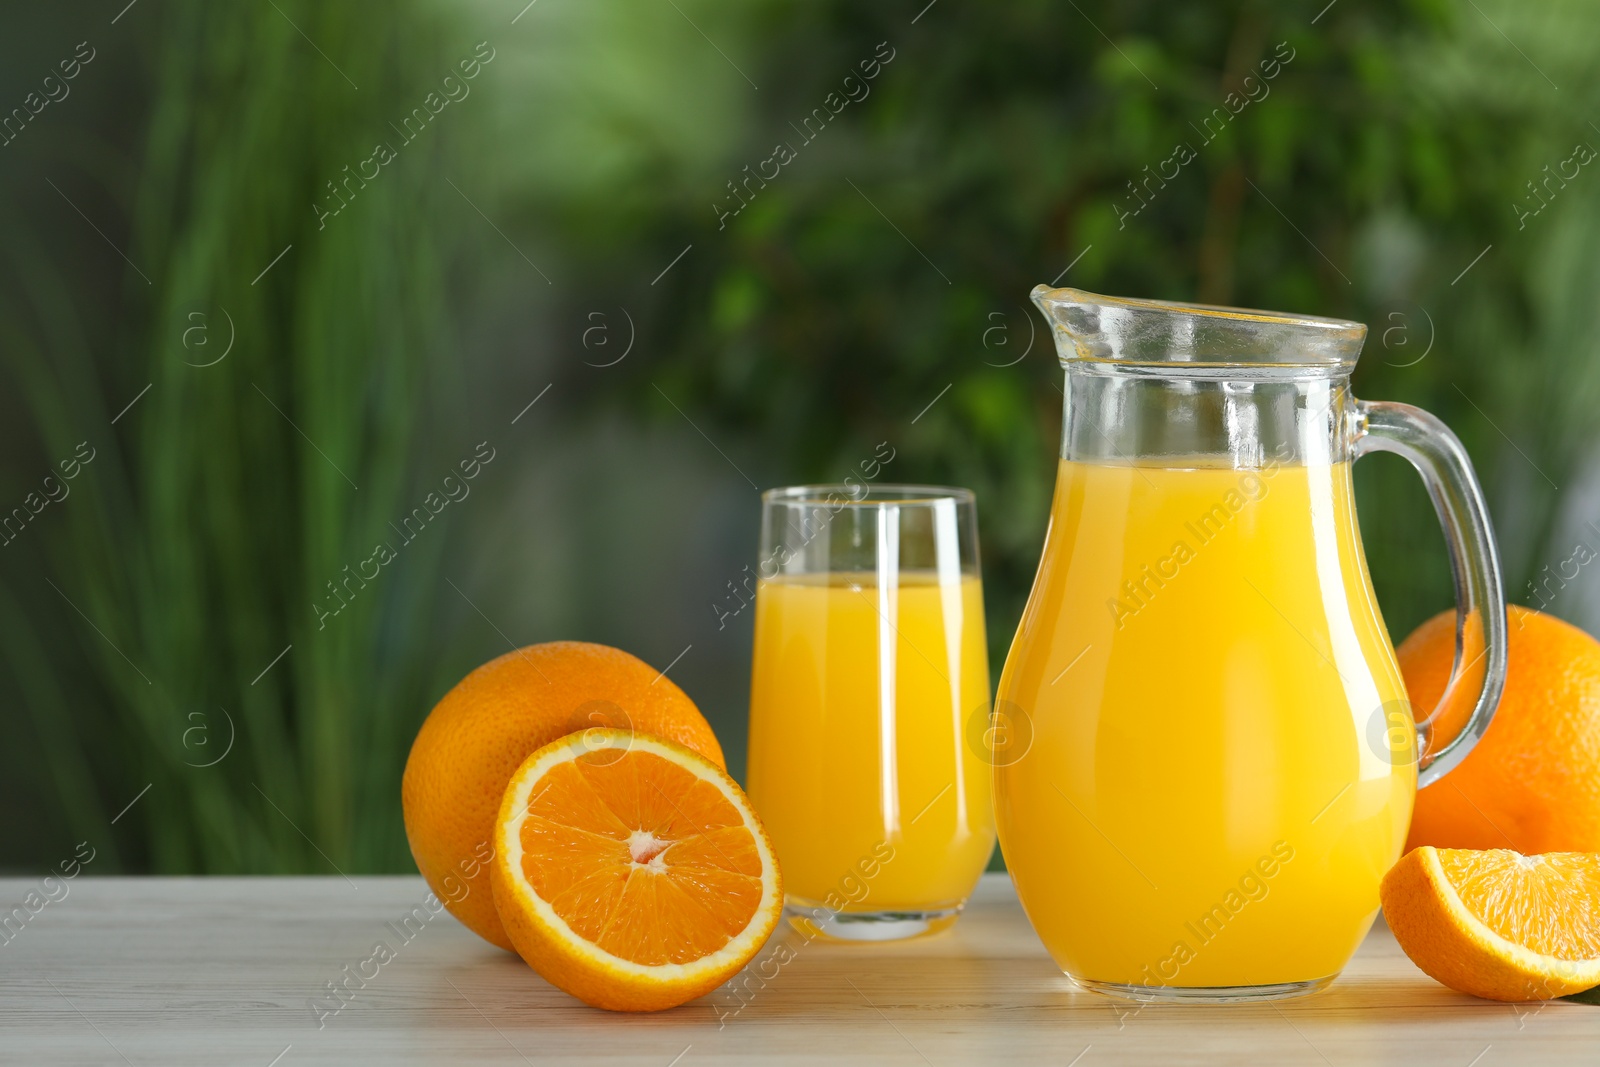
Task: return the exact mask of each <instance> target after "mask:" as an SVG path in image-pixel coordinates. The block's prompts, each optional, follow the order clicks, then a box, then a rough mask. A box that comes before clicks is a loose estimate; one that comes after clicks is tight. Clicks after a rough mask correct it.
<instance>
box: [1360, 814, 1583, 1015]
mask: <svg viewBox="0 0 1600 1067" xmlns="http://www.w3.org/2000/svg"><path fill="white" fill-rule="evenodd" d="M1379 895H1380V897H1381V899H1382V901H1383V914H1384V918H1385V919H1386V920H1387V921H1388V923H1389V928H1390V929H1391V930H1392V931H1394V936H1395V939H1396V940H1397V941H1399V942H1400V947H1401V948H1403V949H1405V952H1406V955H1408V956H1410V957H1411V959H1412V962H1414V963H1415V964H1416V965H1417V966H1418V967H1421V968H1422V969H1423V970H1424V971H1426V972H1427V973H1428V974H1429V975H1431V976H1432V977H1434V978H1436V979H1438V980H1439V981H1440V982H1443V983H1444V984H1445V985H1447V986H1450V987H1451V988H1452V989H1458V990H1460V991H1461V992H1463V993H1471V994H1473V995H1474V996H1479V997H1486V998H1488V999H1490V1000H1513V1001H1516V1000H1546V999H1549V998H1551V997H1560V996H1566V995H1567V994H1569V993H1577V992H1580V991H1582V990H1585V989H1589V988H1592V987H1594V986H1596V985H1600V854H1596V853H1592V852H1547V853H1544V854H1543V855H1538V856H1524V855H1522V854H1521V853H1520V852H1512V851H1510V850H1509V849H1486V850H1483V851H1477V850H1473V849H1436V848H1433V847H1432V846H1431V845H1425V846H1423V847H1422V848H1418V849H1414V850H1413V851H1411V852H1409V853H1407V854H1406V855H1405V857H1404V858H1402V859H1401V860H1400V862H1399V863H1397V864H1395V865H1394V868H1393V869H1391V870H1390V871H1389V873H1388V874H1387V875H1386V876H1385V877H1384V879H1383V885H1382V887H1381V889H1380V890H1379Z"/></svg>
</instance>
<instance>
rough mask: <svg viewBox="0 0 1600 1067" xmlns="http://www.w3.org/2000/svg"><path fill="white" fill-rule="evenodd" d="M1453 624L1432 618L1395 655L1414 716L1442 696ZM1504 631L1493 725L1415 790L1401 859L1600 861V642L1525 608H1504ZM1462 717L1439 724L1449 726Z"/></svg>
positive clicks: (1447, 617) (1448, 617)
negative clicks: (1470, 854) (1517, 856)
mask: <svg viewBox="0 0 1600 1067" xmlns="http://www.w3.org/2000/svg"><path fill="white" fill-rule="evenodd" d="M1455 622H1456V616H1455V612H1453V611H1450V612H1445V613H1443V614H1440V615H1435V616H1434V617H1433V618H1431V619H1429V620H1428V621H1427V622H1425V623H1423V624H1422V625H1421V626H1419V627H1417V629H1416V630H1415V631H1414V632H1413V633H1412V634H1411V636H1410V637H1407V638H1406V639H1405V641H1404V643H1402V644H1401V645H1400V647H1399V649H1398V650H1397V652H1398V654H1399V660H1400V671H1401V673H1402V674H1403V675H1404V676H1405V681H1406V689H1407V690H1408V691H1409V694H1410V697H1411V702H1412V704H1413V705H1414V707H1415V710H1416V714H1417V715H1418V717H1421V716H1425V715H1427V714H1428V712H1429V711H1430V710H1431V709H1432V708H1433V707H1434V705H1435V704H1436V703H1437V702H1438V700H1439V697H1440V694H1442V693H1443V692H1444V687H1445V683H1446V682H1447V681H1448V679H1449V676H1450V667H1451V664H1452V662H1453V660H1454V658H1455ZM1507 623H1508V633H1509V637H1510V652H1509V662H1508V666H1507V670H1506V688H1505V695H1504V697H1502V698H1501V701H1500V707H1499V709H1498V710H1497V711H1496V712H1495V716H1494V721H1493V722H1492V723H1491V724H1490V726H1489V730H1488V732H1487V733H1486V734H1484V736H1483V737H1482V738H1481V739H1480V740H1479V741H1478V743H1477V745H1476V746H1475V747H1474V748H1473V750H1472V752H1471V753H1470V754H1469V755H1468V756H1467V758H1466V759H1465V760H1463V761H1462V762H1461V763H1460V765H1458V766H1457V767H1456V768H1455V770H1453V771H1451V772H1450V773H1449V774H1447V775H1445V776H1444V777H1443V778H1441V779H1439V780H1438V781H1437V782H1435V783H1433V784H1432V785H1430V786H1428V787H1427V788H1426V789H1423V790H1421V791H1419V792H1418V793H1417V804H1416V811H1415V814H1414V815H1413V816H1412V819H1411V836H1410V839H1409V840H1408V841H1407V842H1406V849H1407V850H1408V851H1409V850H1410V849H1413V848H1416V847H1418V846H1420V845H1433V846H1435V847H1438V848H1470V849H1493V848H1509V849H1514V850H1516V851H1518V852H1521V853H1523V854H1525V855H1534V854H1537V853H1541V852H1600V641H1596V640H1595V639H1594V638H1593V637H1590V636H1589V635H1588V634H1586V633H1584V632H1583V631H1582V630H1580V629H1578V628H1577V627H1576V626H1572V625H1571V624H1569V623H1565V622H1562V621H1561V620H1560V619H1558V618H1556V617H1555V616H1553V615H1546V614H1544V613H1542V612H1538V611H1534V610H1533V609H1532V608H1524V607H1518V606H1516V605H1512V606H1511V607H1510V608H1508V609H1507ZM1478 647H1481V645H1479V646H1478ZM1452 710H1456V709H1452ZM1460 718H1461V716H1460V715H1459V714H1451V715H1446V716H1444V717H1443V720H1444V722H1445V723H1448V725H1449V727H1450V728H1452V729H1453V728H1454V726H1455V722H1454V721H1453V720H1459V719H1460Z"/></svg>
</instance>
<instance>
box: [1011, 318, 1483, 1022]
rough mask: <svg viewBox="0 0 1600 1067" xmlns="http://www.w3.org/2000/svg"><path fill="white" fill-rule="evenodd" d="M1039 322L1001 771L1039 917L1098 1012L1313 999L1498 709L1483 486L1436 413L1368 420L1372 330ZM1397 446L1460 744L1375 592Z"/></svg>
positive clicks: (1218, 321)
mask: <svg viewBox="0 0 1600 1067" xmlns="http://www.w3.org/2000/svg"><path fill="white" fill-rule="evenodd" d="M1034 298H1035V300H1036V301H1037V302H1038V303H1039V305H1040V307H1041V308H1042V309H1043V310H1044V311H1045V313H1046V315H1047V317H1048V318H1050V320H1051V322H1052V325H1053V326H1054V327H1055V328H1056V337H1057V343H1058V347H1059V348H1060V351H1061V356H1062V361H1063V363H1064V364H1065V366H1066V368H1067V372H1068V373H1067V387H1066V390H1065V401H1066V406H1065V416H1064V426H1063V447H1062V460H1061V463H1060V466H1059V469H1058V473H1057V482H1056V492H1055V500H1054V505H1053V508H1052V513H1051V521H1050V528H1049V531H1048V533H1047V535H1046V539H1045V547H1044V553H1043V558H1042V559H1041V561H1040V564H1039V572H1038V576H1037V578H1036V579H1035V582H1034V587H1033V592H1032V594H1031V596H1030V598H1029V601H1028V605H1027V608H1026V610H1025V612H1024V614H1023V618H1022V621H1021V624H1020V625H1019V626H1018V629H1017V634H1016V638H1015V640H1014V642H1013V644H1012V648H1011V653H1010V655H1009V656H1008V658H1007V660H1006V666H1005V670H1004V672H1003V674H1002V677H1001V682H1000V691H999V695H998V698H997V701H996V713H997V715H998V714H1001V713H1004V714H1006V715H1008V716H1009V717H1010V718H1012V719H1013V720H1016V721H1019V722H1022V723H1025V724H1026V726H1027V729H1028V733H1029V741H1030V743H1029V744H1028V746H1027V747H1026V749H1025V750H1016V751H1013V752H1012V753H1011V754H1010V758H1007V759H997V760H996V761H995V762H996V807H997V819H998V824H999V833H1000V840H1001V845H1002V847H1003V849H1004V851H1005V856H1006V861H1007V867H1008V869H1009V870H1010V872H1011V875H1012V878H1013V880H1014V882H1015V883H1016V886H1017V890H1018V895H1019V896H1020V898H1021V900H1022V904H1023V907H1024V909H1025V910H1026V911H1027V913H1028V917H1029V919H1030V920H1031V921H1032V923H1033V926H1034V929H1035V930H1036V931H1037V932H1038V934H1039V937H1040V939H1041V940H1042V941H1043V942H1044V944H1045V946H1046V948H1048V949H1049V951H1050V953H1051V955H1052V956H1053V957H1054V958H1055V960H1056V962H1057V963H1058V964H1059V965H1060V966H1061V968H1062V969H1063V970H1064V971H1065V972H1066V973H1068V974H1069V975H1071V976H1072V977H1073V978H1074V979H1076V980H1077V981H1078V982H1079V983H1080V984H1082V985H1084V986H1086V987H1088V988H1090V989H1093V990H1096V991H1099V992H1104V993H1110V994H1114V995H1122V996H1128V997H1134V998H1138V999H1194V1000H1239V999H1270V998H1276V997H1285V996H1295V995H1300V994H1304V993H1310V992H1314V991H1316V990H1317V989H1320V988H1322V987H1323V986H1325V985H1327V984H1328V983H1329V982H1331V981H1332V980H1333V978H1334V977H1335V976H1336V975H1337V974H1338V972H1339V970H1340V969H1341V968H1342V967H1343V966H1344V965H1345V963H1346V962H1348V960H1349V959H1350V957H1351V955H1352V954H1353V953H1354V952H1355V950H1356V947H1357V946H1358V945H1359V944H1360V942H1361V939H1362V937H1363V936H1364V935H1365V934H1366V932H1367V929H1368V927H1369V926H1370V924H1371V923H1372V920H1373V917H1374V915H1375V914H1376V912H1377V908H1378V883H1379V881H1380V880H1381V879H1382V877H1383V875H1384V873H1385V872H1386V871H1387V870H1388V868H1389V867H1390V866H1391V865H1392V864H1393V863H1394V861H1395V860H1396V859H1398V858H1399V856H1400V852H1401V849H1402V847H1403V845H1404V843H1405V838H1406V829H1407V826H1408V823H1409V820H1410V816H1411V808H1412V801H1413V797H1414V795H1415V790H1416V788H1417V787H1418V784H1419V780H1420V783H1421V784H1422V785H1424V786H1425V785H1427V784H1428V783H1430V782H1432V781H1434V780H1436V779H1438V778H1439V777H1440V776H1442V775H1443V774H1444V773H1445V772H1447V771H1448V770H1449V769H1450V768H1451V767H1452V766H1454V765H1455V764H1456V763H1458V762H1459V761H1460V759H1461V758H1462V757H1463V756H1465V754H1466V751H1467V750H1468V749H1469V748H1470V747H1471V745H1472V744H1473V742H1474V741H1475V740H1476V739H1477V737H1479V736H1481V734H1482V732H1483V731H1484V729H1486V728H1487V726H1488V722H1489V717H1490V715H1491V714H1492V712H1493V708H1494V705H1495V703H1496V701H1497V700H1498V694H1499V690H1500V687H1501V684H1502V681H1503V678H1504V670H1505V606H1504V601H1503V599H1502V592H1501V584H1500V575H1499V568H1498V562H1497V557H1496V550H1495V545H1494V539H1493V533H1492V529H1491V528H1490V526H1489V523H1488V518H1487V512H1486V509H1485V507H1484V503H1483V499H1482V495H1481V493H1480V492H1479V490H1478V487H1477V483H1476V481H1475V479H1474V477H1473V474H1472V470H1471V467H1470V464H1469V463H1468V461H1467V459H1466V456H1465V453H1464V452H1463V451H1462V449H1461V446H1460V443H1459V442H1457V441H1456V439H1455V437H1454V436H1453V435H1452V434H1451V433H1450V432H1449V430H1448V429H1446V428H1444V426H1443V424H1442V423H1439V422H1438V420H1437V419H1434V418H1433V417H1432V416H1430V415H1427V414H1426V413H1424V412H1421V411H1419V410H1417V409H1415V408H1411V407H1408V406H1406V405H1403V404H1385V403H1365V402H1361V401H1357V400H1355V399H1354V398H1353V397H1352V396H1351V395H1350V392H1349V385H1348V376H1349V373H1350V370H1351V368H1352V366H1353V365H1354V362H1355V359H1356V356H1357V354H1358V353H1359V351H1360V348H1361V343H1362V340H1363V338H1364V337H1365V327H1363V326H1361V325H1360V324H1358V323H1350V322H1341V321H1338V320H1330V319H1315V318H1307V317H1293V316H1285V315H1277V314H1274V313H1270V312H1250V311H1235V310H1231V309H1225V308H1208V307H1190V306H1183V305H1174V304H1165V303H1161V302H1158V301H1134V300H1119V299H1115V298H1109V297H1097V296H1094V295H1093V294H1089V293H1082V292H1078V291H1076V290H1070V289H1061V290H1050V289H1046V288H1044V287H1040V289H1038V290H1035V294H1034ZM1375 449H1384V450H1389V451H1396V452H1399V453H1401V454H1402V455H1405V456H1406V457H1407V458H1408V459H1410V460H1411V461H1412V462H1413V463H1414V464H1416V466H1417V467H1418V469H1419V470H1420V471H1421V473H1422V474H1423V476H1424V479H1425V480H1426V481H1427V482H1428V485H1429V489H1430V491H1431V492H1432V495H1433V498H1434V500H1435V502H1436V503H1437V504H1438V507H1439V512H1440V516H1441V518H1442V519H1443V521H1444V525H1445V529H1446V534H1447V542H1448V544H1449V546H1450V549H1451V552H1452V555H1453V557H1454V563H1455V568H1454V569H1455V573H1456V575H1457V582H1458V599H1459V602H1460V605H1461V607H1460V617H1459V629H1458V632H1459V633H1460V634H1461V642H1460V648H1461V651H1462V654H1461V655H1460V656H1459V657H1458V660H1457V665H1456V674H1455V678H1454V679H1453V681H1452V684H1451V687H1450V690H1449V691H1447V697H1446V699H1445V701H1444V702H1443V703H1442V704H1441V709H1446V710H1451V711H1457V712H1459V714H1458V715H1452V716H1450V718H1451V719H1452V725H1456V726H1458V725H1459V723H1457V722H1454V721H1453V720H1455V719H1463V720H1465V721H1466V726H1465V728H1464V729H1462V730H1461V731H1460V733H1459V734H1457V735H1456V736H1455V737H1453V738H1447V737H1445V736H1443V732H1442V731H1440V730H1438V729H1436V727H1437V723H1436V721H1435V719H1436V714H1435V715H1428V714H1426V712H1424V714H1423V715H1419V716H1418V717H1417V718H1418V719H1420V725H1421V732H1422V736H1421V738H1420V739H1419V738H1418V736H1417V730H1416V727H1414V725H1413V723H1414V720H1413V715H1412V709H1411V706H1410V704H1409V703H1408V702H1407V700H1406V693H1405V688H1404V686H1403V684H1402V682H1401V678H1400V673H1399V669H1398V667H1397V666H1396V663H1395V658H1394V650H1393V648H1392V646H1391V645H1390V643H1389V636H1388V633H1387V631H1386V629H1385V627H1384V623H1383V618H1382V615H1381V614H1380V612H1379V610H1378V605H1377V602H1376V598H1375V597H1374V595H1373V591H1372V584H1371V580H1370V578H1369V576H1368V573H1367V567H1366V561H1365V557H1364V555H1363V552H1362V548H1361V533H1360V527H1359V526H1358V524H1357V521H1356V514H1355V506H1354V501H1353V494H1352V490H1351V479H1350V466H1351V463H1352V462H1353V461H1354V460H1355V459H1356V458H1357V457H1359V456H1360V455H1362V454H1364V453H1366V452H1368V451H1371V450H1375ZM1447 705H1448V708H1447ZM1419 753H1420V754H1421V758H1420V760H1419V759H1418V754H1419Z"/></svg>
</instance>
